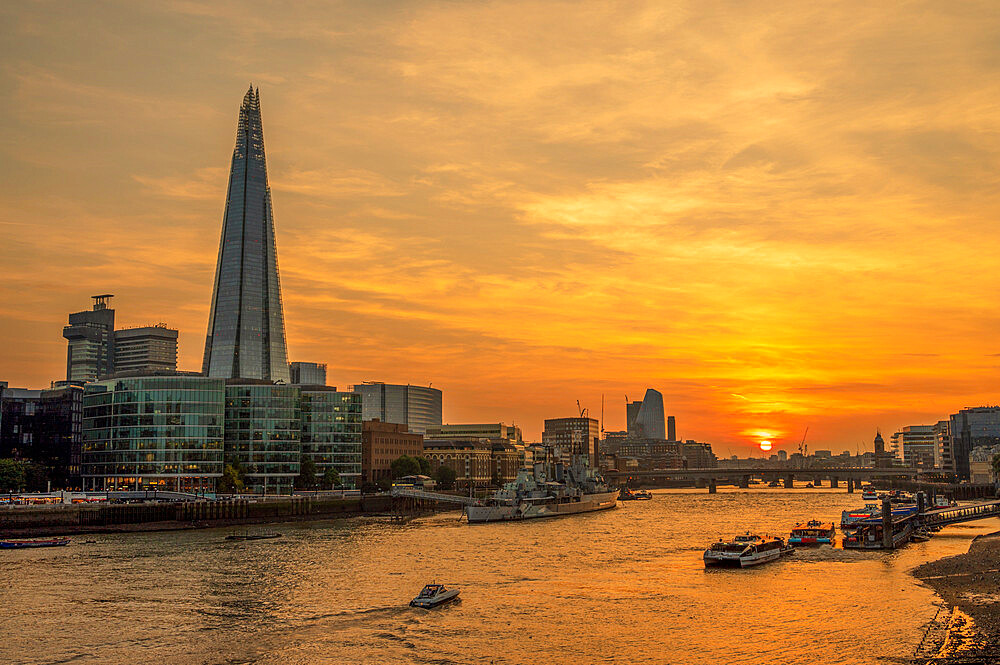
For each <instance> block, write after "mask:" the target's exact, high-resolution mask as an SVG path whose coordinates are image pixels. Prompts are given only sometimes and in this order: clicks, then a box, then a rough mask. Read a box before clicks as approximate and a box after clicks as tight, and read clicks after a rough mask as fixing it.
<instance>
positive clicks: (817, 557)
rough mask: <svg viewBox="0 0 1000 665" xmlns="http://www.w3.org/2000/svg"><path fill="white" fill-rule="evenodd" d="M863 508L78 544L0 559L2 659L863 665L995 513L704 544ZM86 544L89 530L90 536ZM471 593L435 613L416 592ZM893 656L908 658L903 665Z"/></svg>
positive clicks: (676, 501)
mask: <svg viewBox="0 0 1000 665" xmlns="http://www.w3.org/2000/svg"><path fill="white" fill-rule="evenodd" d="M862 503H863V502H862V501H861V499H860V496H859V495H857V494H855V495H852V496H848V495H847V494H846V493H845V492H843V491H842V490H841V491H836V490H830V489H826V490H802V489H797V490H791V491H789V490H778V489H774V490H771V489H751V490H732V491H728V492H727V491H725V490H720V493H719V494H714V495H710V494H707V493H706V492H705V491H704V490H701V491H695V490H674V491H658V492H656V493H655V498H654V499H653V500H652V501H646V502H631V503H627V504H620V507H619V508H618V509H617V510H612V511H605V512H602V513H595V514H590V515H582V516H577V517H567V518H559V519H554V520H537V521H529V522H524V523H510V524H486V525H474V526H470V525H468V524H466V523H464V522H461V523H459V522H458V521H457V519H456V518H457V516H458V514H457V513H451V514H442V515H436V516H433V517H429V518H422V519H419V520H415V521H413V522H410V523H408V524H403V525H400V524H392V523H388V522H384V521H379V520H374V519H355V520H338V521H330V522H313V523H295V524H283V525H280V526H279V527H277V528H278V530H280V531H281V532H282V533H283V534H284V538H282V539H281V540H277V541H259V542H246V543H240V542H227V541H225V540H223V539H224V537H225V535H226V534H227V533H231V532H232V530H230V529H211V530H201V531H182V532H161V533H144V534H120V535H97V536H90V537H77V538H75V539H74V542H73V544H72V545H70V546H69V547H68V548H55V549H49V550H44V549H43V550H22V551H5V552H0V604H2V605H0V606H2V608H3V609H2V612H0V638H2V642H0V659H2V660H3V662H9V663H64V662H73V663H90V662H93V663H129V664H132V663H254V664H278V663H293V664H294V663H497V664H499V663H601V662H604V663H626V662H627V663H706V664H707V663H728V664H734V663H821V662H822V663H845V664H846V663H851V664H854V663H857V664H862V663H864V664H869V663H873V662H879V660H880V659H886V662H890V661H891V660H894V659H897V658H900V657H906V656H908V655H911V654H912V653H913V648H914V646H915V645H916V643H917V642H919V640H920V638H921V634H922V632H921V628H922V626H923V624H924V623H925V622H926V621H928V620H929V619H930V618H931V617H932V616H933V614H934V611H935V609H936V608H935V606H934V605H933V602H934V601H935V600H936V598H935V596H934V595H933V594H932V593H931V592H930V591H929V590H927V589H926V588H925V587H922V586H920V585H919V584H918V583H917V582H916V581H915V580H913V579H912V578H911V577H910V576H909V575H907V574H906V571H907V570H909V569H911V568H912V567H914V566H916V565H918V564H920V563H922V562H924V561H927V560H930V559H935V558H939V557H941V556H947V555H949V554H957V553H960V552H965V551H966V550H967V549H968V546H969V542H970V540H971V539H972V538H973V537H974V536H975V535H976V534H979V533H986V532H989V531H995V530H997V529H998V528H1000V521H997V520H984V521H981V522H977V523H973V524H974V526H955V527H949V528H948V529H946V530H944V531H942V532H941V533H940V534H938V536H937V537H935V538H934V539H932V540H931V541H930V542H928V543H921V544H912V545H908V546H907V547H906V548H905V549H903V550H900V551H898V552H895V553H888V554H886V553H882V552H854V551H845V550H842V549H835V548H831V547H828V546H827V547H821V548H816V549H801V548H800V549H799V551H798V552H797V553H796V554H795V555H794V556H793V557H790V558H787V559H783V560H781V561H779V562H775V563H771V564H767V565H764V566H761V567H759V568H753V569H748V570H708V571H706V570H705V569H704V567H703V565H702V560H701V552H702V550H704V548H705V546H706V545H707V544H708V543H710V542H711V541H713V540H715V539H716V538H717V537H718V536H720V535H726V536H731V535H733V534H735V533H736V532H742V531H745V530H747V529H751V530H755V531H758V532H761V533H764V532H769V533H780V534H783V535H787V532H788V531H789V529H790V528H791V526H792V525H793V524H794V523H795V522H796V521H798V520H804V519H808V518H821V519H827V520H835V521H838V522H839V517H840V511H841V510H843V509H845V508H850V507H856V506H859V505H861V504H862ZM87 539H93V540H96V541H97V542H96V543H94V544H84V543H83V541H84V540H87ZM432 580H436V581H439V582H445V583H449V584H453V585H455V586H458V587H461V589H462V596H461V598H462V600H461V602H459V603H456V604H453V605H450V606H447V607H444V608H440V609H437V610H431V611H428V610H418V609H411V608H409V607H408V606H407V602H408V601H409V599H410V598H412V597H413V596H414V595H415V594H416V592H417V591H418V590H419V589H420V587H421V586H422V585H423V584H424V583H426V582H430V581H432ZM897 662H898V661H897Z"/></svg>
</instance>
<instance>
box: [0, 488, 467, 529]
mask: <svg viewBox="0 0 1000 665" xmlns="http://www.w3.org/2000/svg"><path fill="white" fill-rule="evenodd" d="M454 509H455V506H454V505H450V504H437V503H434V502H414V501H412V500H408V501H401V500H399V499H394V498H393V497H391V496H387V495H369V496H362V497H350V498H334V497H283V498H268V499H231V500H224V501H189V502H179V503H132V504H110V505H108V504H106V505H84V504H77V505H69V506H64V505H56V506H33V507H30V508H23V507H21V508H0V537H6V538H16V537H36V536H68V535H73V534H81V533H113V532H127V531H158V530H173V529H199V528H211V527H218V526H230V525H240V524H266V523H269V522H289V521H305V520H318V519H332V518H338V517H351V516H362V515H369V516H377V515H386V516H392V517H396V518H403V517H405V516H408V515H413V514H418V513H420V512H431V511H439V510H454Z"/></svg>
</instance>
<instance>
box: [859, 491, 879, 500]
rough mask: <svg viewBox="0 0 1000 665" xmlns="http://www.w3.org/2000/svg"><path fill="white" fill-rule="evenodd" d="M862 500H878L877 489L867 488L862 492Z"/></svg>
mask: <svg viewBox="0 0 1000 665" xmlns="http://www.w3.org/2000/svg"><path fill="white" fill-rule="evenodd" d="M861 500H862V501H878V494H876V493H875V490H865V491H864V492H862V493H861Z"/></svg>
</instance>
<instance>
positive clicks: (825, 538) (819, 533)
mask: <svg viewBox="0 0 1000 665" xmlns="http://www.w3.org/2000/svg"><path fill="white" fill-rule="evenodd" d="M836 533H837V529H836V527H834V525H833V522H820V521H819V520H809V521H808V522H804V523H802V524H797V525H795V528H794V529H792V534H791V535H790V536H789V537H788V544H789V545H820V544H831V543H833V539H834V536H835V535H836Z"/></svg>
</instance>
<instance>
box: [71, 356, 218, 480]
mask: <svg viewBox="0 0 1000 665" xmlns="http://www.w3.org/2000/svg"><path fill="white" fill-rule="evenodd" d="M223 398H224V383H223V381H222V380H221V379H210V378H207V377H203V376H198V375H172V376H141V377H138V376H137V377H126V378H119V379H108V380H105V381H99V382H96V383H89V384H87V385H86V386H85V387H84V393H83V449H82V459H81V462H82V465H81V466H82V469H81V475H82V478H83V488H84V489H85V490H113V489H122V490H135V489H162V490H174V491H180V492H202V491H209V492H211V491H214V490H215V482H216V478H218V477H219V476H221V475H222V465H223V426H224V410H223V408H224V399H223Z"/></svg>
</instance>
